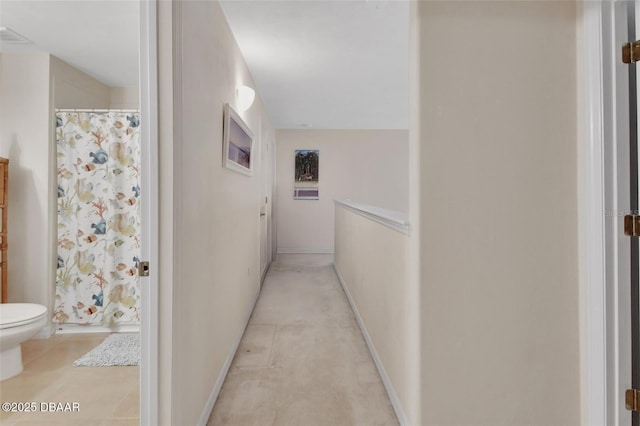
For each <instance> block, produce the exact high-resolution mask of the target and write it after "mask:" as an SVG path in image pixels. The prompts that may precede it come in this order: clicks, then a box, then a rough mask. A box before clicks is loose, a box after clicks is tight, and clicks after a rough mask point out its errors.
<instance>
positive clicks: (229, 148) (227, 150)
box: [222, 103, 255, 176]
mask: <svg viewBox="0 0 640 426" xmlns="http://www.w3.org/2000/svg"><path fill="white" fill-rule="evenodd" d="M222 138H223V141H224V143H223V148H224V151H223V156H222V163H223V166H224V167H226V168H228V169H231V170H235V171H236V172H240V173H244V174H245V175H249V176H251V175H252V174H253V163H254V160H255V159H254V158H253V152H252V150H253V133H251V130H250V129H249V126H247V124H246V123H245V122H244V121H243V120H242V118H241V117H240V115H238V113H237V112H236V111H235V110H234V109H233V108H232V107H231V105H229V104H228V103H227V104H224V120H223V136H222Z"/></svg>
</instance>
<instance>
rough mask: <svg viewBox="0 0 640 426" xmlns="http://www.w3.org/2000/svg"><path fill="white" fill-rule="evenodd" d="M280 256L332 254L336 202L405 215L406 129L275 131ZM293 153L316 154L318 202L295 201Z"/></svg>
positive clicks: (407, 188) (407, 177) (407, 194)
mask: <svg viewBox="0 0 640 426" xmlns="http://www.w3.org/2000/svg"><path fill="white" fill-rule="evenodd" d="M276 138H277V144H278V153H277V188H278V191H277V195H276V207H277V213H276V215H277V218H276V219H277V244H278V251H279V252H333V243H334V242H333V227H334V218H333V216H334V214H333V212H334V207H333V200H335V199H347V198H349V199H351V200H353V201H356V202H360V203H365V204H371V205H374V206H378V207H382V208H386V209H389V210H396V211H401V212H404V213H406V212H407V211H408V208H409V207H408V205H409V187H408V184H409V172H408V162H409V154H408V145H409V142H408V133H407V131H406V130H278V131H277V135H276ZM296 149H318V150H320V170H319V178H320V180H319V183H318V187H319V189H320V199H319V200H317V201H315V200H294V199H293V188H294V157H295V150H296Z"/></svg>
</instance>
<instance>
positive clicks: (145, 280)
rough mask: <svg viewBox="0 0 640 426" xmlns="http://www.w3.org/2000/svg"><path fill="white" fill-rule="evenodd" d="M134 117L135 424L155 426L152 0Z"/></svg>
mask: <svg viewBox="0 0 640 426" xmlns="http://www.w3.org/2000/svg"><path fill="white" fill-rule="evenodd" d="M138 4H139V7H140V33H139V37H140V39H139V43H140V54H139V56H140V72H139V73H140V80H139V83H140V115H141V121H142V123H143V124H142V126H141V128H140V132H141V146H142V167H141V171H142V176H141V184H142V185H141V186H142V188H144V192H143V196H142V197H141V208H142V250H141V255H142V257H141V259H143V260H148V261H149V262H150V265H151V269H150V274H149V276H148V277H141V278H140V287H141V293H142V297H141V300H142V304H141V313H142V315H141V321H140V357H141V359H140V424H141V425H157V424H158V337H159V333H158V300H159V299H158V271H159V265H158V244H159V241H158V235H159V228H158V224H159V219H158V196H159V190H158V182H159V179H158V178H159V176H158V169H159V167H158V149H159V148H158V49H157V43H158V41H157V0H139V2H138Z"/></svg>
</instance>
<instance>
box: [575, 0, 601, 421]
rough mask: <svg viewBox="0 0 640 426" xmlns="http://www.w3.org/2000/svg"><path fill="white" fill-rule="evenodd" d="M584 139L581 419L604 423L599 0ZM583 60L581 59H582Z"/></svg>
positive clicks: (593, 7) (589, 37) (589, 38)
mask: <svg viewBox="0 0 640 426" xmlns="http://www.w3.org/2000/svg"><path fill="white" fill-rule="evenodd" d="M583 7H584V11H583V38H584V39H583V40H584V46H583V56H584V62H583V70H584V74H583V79H584V80H583V81H584V85H583V90H584V95H585V96H584V100H585V104H584V110H583V111H582V117H583V122H584V126H583V131H584V136H585V138H584V142H583V143H582V144H581V146H579V150H578V152H579V157H578V160H579V164H578V170H579V171H581V172H580V174H579V177H578V179H579V180H578V188H579V190H578V194H579V209H578V210H579V214H580V218H579V223H580V228H579V235H580V236H581V238H580V239H579V241H580V246H581V247H580V253H581V259H580V269H581V271H580V272H581V276H582V277H583V279H582V283H581V286H582V294H583V298H582V303H583V306H584V309H583V313H582V314H581V320H582V321H583V324H584V326H585V328H586V331H585V332H584V333H583V337H584V340H583V344H582V350H581V352H582V357H583V359H584V365H585V369H584V370H583V387H582V407H583V416H586V419H583V420H585V421H584V422H583V423H584V424H588V425H605V424H606V404H605V401H606V344H605V342H606V334H605V332H606V305H605V303H606V301H605V294H604V281H605V280H604V274H605V257H604V250H603V248H604V218H603V216H602V212H603V211H604V176H603V172H604V137H605V135H604V93H603V75H602V74H603V73H602V70H603V66H602V64H603V57H604V52H603V48H604V46H603V34H602V32H603V20H604V11H603V5H602V3H601V2H584V3H583ZM579 65H580V64H579Z"/></svg>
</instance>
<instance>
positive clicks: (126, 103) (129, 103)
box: [109, 87, 140, 109]
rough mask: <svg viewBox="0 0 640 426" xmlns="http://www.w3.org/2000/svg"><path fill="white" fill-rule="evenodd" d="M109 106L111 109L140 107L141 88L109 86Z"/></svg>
mask: <svg viewBox="0 0 640 426" xmlns="http://www.w3.org/2000/svg"><path fill="white" fill-rule="evenodd" d="M109 108H111V109H138V108H140V90H138V87H111V88H109Z"/></svg>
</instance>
